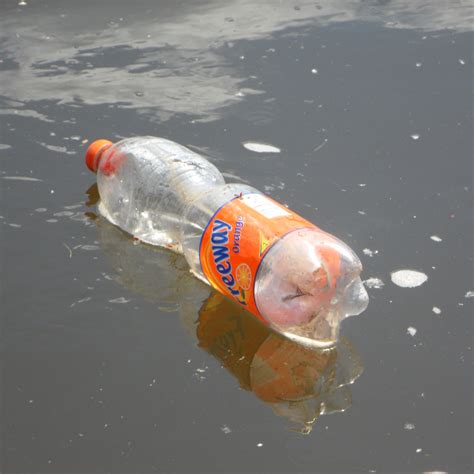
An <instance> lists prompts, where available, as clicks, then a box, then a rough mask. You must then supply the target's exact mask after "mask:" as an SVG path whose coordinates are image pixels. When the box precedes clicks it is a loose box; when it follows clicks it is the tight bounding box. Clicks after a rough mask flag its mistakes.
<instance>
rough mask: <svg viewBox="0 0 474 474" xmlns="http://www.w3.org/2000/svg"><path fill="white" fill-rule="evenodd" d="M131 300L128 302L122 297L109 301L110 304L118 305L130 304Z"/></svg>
mask: <svg viewBox="0 0 474 474" xmlns="http://www.w3.org/2000/svg"><path fill="white" fill-rule="evenodd" d="M130 301H131V300H127V299H126V298H124V297H123V296H121V297H120V298H115V299H113V300H109V303H116V304H125V303H128V302H130Z"/></svg>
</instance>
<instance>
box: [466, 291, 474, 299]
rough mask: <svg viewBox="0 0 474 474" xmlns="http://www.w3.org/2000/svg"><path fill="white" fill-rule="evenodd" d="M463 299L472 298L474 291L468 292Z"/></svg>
mask: <svg viewBox="0 0 474 474" xmlns="http://www.w3.org/2000/svg"><path fill="white" fill-rule="evenodd" d="M464 298H474V291H468V292H467V293H466V294H465V295H464Z"/></svg>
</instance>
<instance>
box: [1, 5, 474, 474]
mask: <svg viewBox="0 0 474 474" xmlns="http://www.w3.org/2000/svg"><path fill="white" fill-rule="evenodd" d="M472 19H473V17H472V9H471V7H470V5H469V3H468V2H464V1H459V2H452V3H449V4H447V3H446V2H444V1H441V0H439V1H438V0H430V1H427V2H423V3H417V2H407V1H404V0H393V1H384V2H377V1H370V2H361V1H355V0H353V1H331V2H329V1H326V0H321V1H317V2H309V1H307V0H301V1H298V2H294V1H290V2H280V3H276V2H270V1H261V2H258V6H257V5H256V4H255V2H251V1H249V0H238V1H234V2H217V1H209V0H199V1H193V2H191V1H171V0H160V1H159V2H154V1H150V0H139V1H138V2H134V3H133V4H132V3H130V2H129V3H123V2H119V3H117V2H107V1H103V2H100V3H99V5H97V4H96V2H92V1H85V2H59V1H55V0H53V1H46V0H39V1H34V2H33V1H28V0H25V1H24V2H17V1H10V0H9V1H8V2H4V3H3V5H2V15H1V16H0V84H1V89H0V115H1V117H0V163H1V168H0V169H1V175H0V190H1V210H0V238H1V243H0V245H1V250H2V252H1V258H2V260H1V264H2V286H1V297H2V303H1V304H2V312H1V315H0V328H1V367H0V369H1V370H0V384H1V390H0V400H1V407H2V410H1V415H0V416H1V420H0V422H1V428H2V429H1V430H0V441H1V449H0V470H1V472H6V473H26V472H35V473H36V472H38V473H39V472H41V473H46V472H51V473H73V472H90V473H105V472H113V473H118V472H123V473H132V472H134V473H135V472H143V473H148V472H262V471H265V472H359V471H364V472H369V471H377V472H429V471H445V472H471V471H472V469H473V464H472V445H473V437H472V301H473V300H472V298H469V297H466V296H469V295H470V294H471V293H472V291H473V290H474V285H473V281H472V270H471V269H472V251H471V250H472V233H471V232H472V216H473V208H472V202H473V201H472V199H473V195H472V152H473V149H472V138H471V134H472V105H471V104H472V39H473V38H472V32H471V25H472ZM133 135H159V136H163V137H166V138H169V139H172V140H175V141H177V142H179V143H182V144H184V145H188V146H190V147H192V148H193V149H195V150H199V151H201V152H203V153H206V154H208V155H209V156H210V159H211V160H212V161H213V162H214V163H215V164H216V165H217V166H218V167H219V168H220V169H221V171H223V172H224V173H225V176H226V177H227V179H228V180H229V181H232V180H240V181H243V182H248V183H250V184H251V185H253V186H255V187H257V188H259V189H261V190H264V191H266V192H267V193H268V194H270V195H271V196H272V197H274V198H276V199H277V200H279V201H281V202H284V203H286V204H288V205H289V206H290V207H291V208H293V209H294V210H295V211H297V212H299V213H300V214H302V215H303V216H304V217H306V218H308V219H310V220H312V221H314V222H315V223H316V224H317V225H319V226H321V227H323V228H324V229H326V230H328V231H329V232H332V233H334V234H336V235H338V236H339V237H340V238H342V239H343V240H344V241H346V242H347V243H349V245H351V247H353V248H354V250H355V251H356V252H357V253H358V255H359V256H360V257H361V259H362V262H363V264H364V268H365V270H364V279H365V280H369V281H372V282H373V281H375V280H373V279H378V280H377V281H378V284H377V285H370V284H368V286H371V287H370V288H369V289H368V291H369V293H370V298H371V302H370V305H369V308H368V309H367V311H366V312H365V313H364V314H363V315H361V316H359V317H356V318H350V319H349V320H347V321H346V322H345V323H344V324H343V327H342V335H343V339H342V340H341V345H340V347H339V348H338V350H337V352H334V353H333V354H332V355H330V356H329V355H327V354H326V355H313V354H308V353H307V352H305V351H304V350H302V349H301V348H298V346H295V345H291V344H290V345H289V346H286V345H285V344H287V343H286V342H285V341H284V340H282V339H281V338H278V337H276V336H275V335H273V334H272V333H270V332H268V331H267V330H265V328H262V327H261V326H260V325H259V324H257V323H256V322H255V321H254V320H253V319H251V317H250V316H248V315H246V314H243V313H241V312H239V310H237V309H236V308H235V307H234V306H233V305H229V303H227V302H226V301H223V300H222V299H219V297H218V295H215V294H214V293H212V292H211V291H210V290H209V289H208V288H207V287H206V286H204V285H203V284H202V283H200V282H199V281H197V280H195V279H193V278H192V277H191V275H189V274H188V272H187V271H186V265H185V263H184V261H183V260H182V259H181V258H178V257H175V256H173V255H172V254H169V253H167V252H163V251H158V250H155V249H152V248H150V247H148V246H144V245H140V244H137V243H136V242H134V241H133V240H132V239H130V238H129V237H128V236H126V235H125V234H123V233H122V232H120V231H118V230H117V229H115V228H113V227H112V226H110V225H109V224H107V223H106V222H104V220H103V219H101V218H97V211H96V207H95V204H94V202H95V200H96V199H97V196H96V192H95V190H94V187H92V188H91V186H92V185H93V183H94V176H93V175H92V174H91V173H90V172H88V171H87V170H86V168H85V166H84V162H83V155H84V152H85V149H86V147H87V144H88V142H89V141H91V140H93V139H95V138H102V137H103V138H109V139H111V140H118V139H120V138H122V137H128V136H133ZM246 143H252V144H265V145H270V146H272V147H274V148H275V149H277V150H279V153H265V152H263V153H260V152H255V151H253V150H252V149H248V148H245V146H244V144H246ZM254 148H255V146H254ZM260 149H261V148H260ZM433 236H437V237H438V239H433V238H432V237H433ZM399 270H414V271H417V272H421V273H423V274H425V275H426V276H427V277H428V278H427V280H426V281H425V282H424V283H423V284H422V285H421V286H417V287H415V288H402V287H399V286H396V285H395V284H394V283H393V282H392V281H391V274H392V273H393V272H396V271H399ZM379 280H380V282H382V283H383V284H380V282H379ZM435 308H436V310H435ZM282 354H288V362H289V364H290V366H291V370H290V371H288V372H285V371H281V369H282V367H283V361H284V360H285V357H284V356H282ZM240 359H241V360H240ZM268 374H270V375H272V376H271V377H270V378H269V379H268V378H266V377H268ZM291 374H293V375H294V374H296V376H294V378H291V377H292V376H291ZM289 380H292V382H288V381H289ZM351 382H354V383H352V384H351ZM304 433H305V434H306V435H305V434H304Z"/></svg>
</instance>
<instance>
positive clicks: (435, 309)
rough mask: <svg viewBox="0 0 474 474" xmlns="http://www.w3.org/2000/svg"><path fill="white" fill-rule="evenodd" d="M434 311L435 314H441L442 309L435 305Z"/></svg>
mask: <svg viewBox="0 0 474 474" xmlns="http://www.w3.org/2000/svg"><path fill="white" fill-rule="evenodd" d="M433 313H434V314H441V309H440V308H438V307H437V306H433Z"/></svg>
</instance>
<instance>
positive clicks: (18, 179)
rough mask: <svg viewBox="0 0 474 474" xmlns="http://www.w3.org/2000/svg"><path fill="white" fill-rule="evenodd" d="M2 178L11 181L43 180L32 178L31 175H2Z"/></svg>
mask: <svg viewBox="0 0 474 474" xmlns="http://www.w3.org/2000/svg"><path fill="white" fill-rule="evenodd" d="M2 178H3V179H8V180H10V181H43V180H42V179H38V178H30V177H29V176H2Z"/></svg>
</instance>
